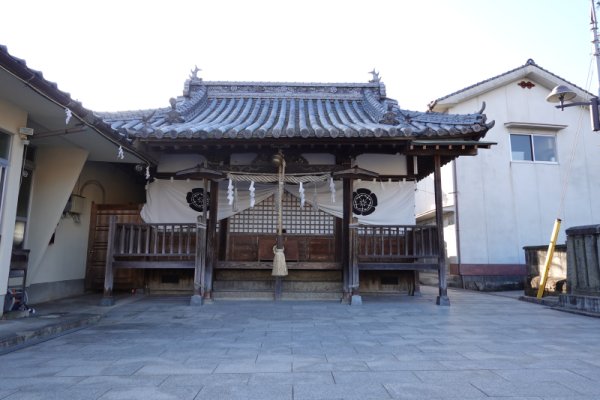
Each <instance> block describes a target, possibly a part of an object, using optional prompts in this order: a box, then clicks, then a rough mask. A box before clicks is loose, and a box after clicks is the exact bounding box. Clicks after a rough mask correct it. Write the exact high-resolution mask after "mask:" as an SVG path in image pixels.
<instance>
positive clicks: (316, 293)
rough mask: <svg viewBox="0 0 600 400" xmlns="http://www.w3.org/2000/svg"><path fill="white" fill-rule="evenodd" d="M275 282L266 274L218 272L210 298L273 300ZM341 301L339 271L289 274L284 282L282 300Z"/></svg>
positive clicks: (340, 276)
mask: <svg viewBox="0 0 600 400" xmlns="http://www.w3.org/2000/svg"><path fill="white" fill-rule="evenodd" d="M274 293H275V278H274V277H273V276H271V271H268V270H217V273H216V274H215V281H214V282H213V298H214V299H216V300H219V299H236V300H241V299H245V300H247V299H250V300H273V298H274ZM341 298H342V275H341V271H299V270H294V271H289V275H288V276H286V277H284V278H283V290H282V293H281V299H282V300H334V301H339V300H340V299H341Z"/></svg>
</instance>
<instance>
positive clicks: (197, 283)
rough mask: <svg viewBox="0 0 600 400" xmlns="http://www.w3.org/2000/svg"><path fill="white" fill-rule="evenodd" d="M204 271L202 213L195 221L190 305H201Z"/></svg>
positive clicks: (204, 240)
mask: <svg viewBox="0 0 600 400" xmlns="http://www.w3.org/2000/svg"><path fill="white" fill-rule="evenodd" d="M205 272H206V222H205V220H204V218H203V216H202V215H198V220H197V222H196V254H195V257H194V294H193V295H192V298H191V299H190V305H192V306H199V305H202V300H203V295H204V292H205V285H206V282H205Z"/></svg>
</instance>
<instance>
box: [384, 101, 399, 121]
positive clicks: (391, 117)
mask: <svg viewBox="0 0 600 400" xmlns="http://www.w3.org/2000/svg"><path fill="white" fill-rule="evenodd" d="M379 123H380V124H386V125H399V124H400V121H398V115H396V113H395V112H394V104H393V103H387V111H386V112H385V113H384V114H383V116H382V118H381V119H380V120H379Z"/></svg>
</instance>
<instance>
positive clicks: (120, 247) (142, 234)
mask: <svg viewBox="0 0 600 400" xmlns="http://www.w3.org/2000/svg"><path fill="white" fill-rule="evenodd" d="M196 231H197V228H196V224H131V223H125V224H124V223H117V224H115V228H114V239H113V242H112V243H113V246H114V252H113V256H115V257H123V256H130V257H136V256H144V257H157V258H164V257H171V258H191V257H194V255H195V254H196V240H197V238H196V236H197V232H196Z"/></svg>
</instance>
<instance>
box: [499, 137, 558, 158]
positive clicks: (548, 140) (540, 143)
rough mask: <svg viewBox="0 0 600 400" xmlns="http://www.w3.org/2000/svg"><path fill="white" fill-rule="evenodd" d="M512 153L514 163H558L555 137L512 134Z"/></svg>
mask: <svg viewBox="0 0 600 400" xmlns="http://www.w3.org/2000/svg"><path fill="white" fill-rule="evenodd" d="M510 151H511V159H512V160H513V161H531V162H550V163H556V162H558V157H557V151H556V136H553V135H533V134H524V133H518V134H517V133H514V134H511V135H510Z"/></svg>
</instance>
